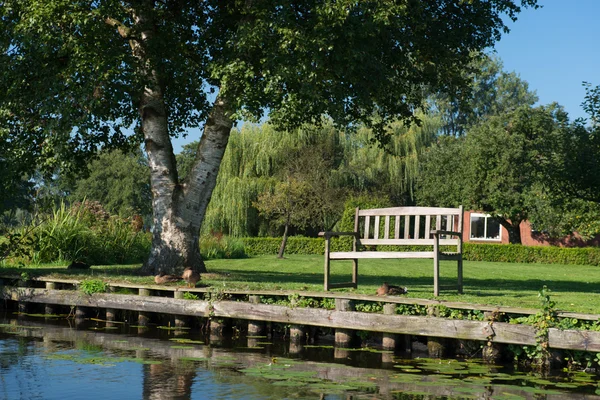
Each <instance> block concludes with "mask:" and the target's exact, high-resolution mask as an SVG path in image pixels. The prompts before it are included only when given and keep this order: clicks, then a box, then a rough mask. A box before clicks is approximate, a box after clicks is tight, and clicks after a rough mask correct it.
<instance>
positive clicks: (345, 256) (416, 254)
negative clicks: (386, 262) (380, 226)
mask: <svg viewBox="0 0 600 400" xmlns="http://www.w3.org/2000/svg"><path fill="white" fill-rule="evenodd" d="M329 258H330V259H331V260H352V259H356V258H358V259H380V258H381V259H384V258H385V259H395V258H433V251H359V252H356V253H355V252H352V251H336V252H331V253H329Z"/></svg>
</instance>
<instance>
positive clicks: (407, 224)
mask: <svg viewBox="0 0 600 400" xmlns="http://www.w3.org/2000/svg"><path fill="white" fill-rule="evenodd" d="M404 239H410V215H407V216H405V217H404Z"/></svg>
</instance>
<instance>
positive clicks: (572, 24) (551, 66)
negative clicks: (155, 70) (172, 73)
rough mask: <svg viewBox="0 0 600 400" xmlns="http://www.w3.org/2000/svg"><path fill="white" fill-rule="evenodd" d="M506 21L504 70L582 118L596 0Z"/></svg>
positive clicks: (594, 51)
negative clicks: (584, 85)
mask: <svg viewBox="0 0 600 400" xmlns="http://www.w3.org/2000/svg"><path fill="white" fill-rule="evenodd" d="M539 4H540V5H542V6H543V7H542V8H539V9H537V10H533V9H525V10H524V11H523V12H521V13H520V14H519V17H518V18H519V19H518V20H517V21H516V22H515V23H512V22H511V21H509V23H508V26H509V28H510V33H508V34H505V35H503V37H502V39H501V40H500V42H498V43H497V44H496V46H495V48H494V51H495V52H496V54H497V55H498V57H500V59H501V60H502V62H503V63H504V69H505V70H506V71H508V72H512V71H515V72H517V73H518V74H519V75H520V77H521V79H523V80H525V81H527V82H529V88H530V89H531V90H535V91H536V92H537V95H538V97H539V104H549V103H552V102H558V103H559V104H561V105H562V106H564V107H565V109H566V110H567V112H568V113H569V116H570V117H571V119H575V118H578V117H585V116H586V115H585V113H584V112H583V110H582V108H581V103H582V101H583V98H584V96H585V89H584V88H583V86H582V85H581V83H582V82H583V81H586V82H590V83H592V84H593V85H594V86H596V85H600V44H599V41H600V22H598V18H599V17H600V0H539ZM188 133H189V134H188V136H187V138H186V139H183V138H180V139H174V140H173V147H174V148H175V152H176V153H178V152H180V151H181V146H182V145H184V144H186V143H190V142H191V141H193V140H197V139H199V137H200V131H199V130H198V129H190V130H189V132H188Z"/></svg>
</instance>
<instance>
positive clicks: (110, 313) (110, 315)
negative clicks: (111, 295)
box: [106, 308, 117, 322]
mask: <svg viewBox="0 0 600 400" xmlns="http://www.w3.org/2000/svg"><path fill="white" fill-rule="evenodd" d="M116 319H117V310H116V309H114V308H107V309H106V320H107V321H111V322H112V321H115V320H116Z"/></svg>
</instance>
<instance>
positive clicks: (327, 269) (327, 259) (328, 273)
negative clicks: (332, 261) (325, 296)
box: [323, 257, 330, 292]
mask: <svg viewBox="0 0 600 400" xmlns="http://www.w3.org/2000/svg"><path fill="white" fill-rule="evenodd" d="M323 272H324V276H325V281H324V283H323V290H325V291H326V292H327V291H328V290H329V275H330V265H329V257H325V271H323Z"/></svg>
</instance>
